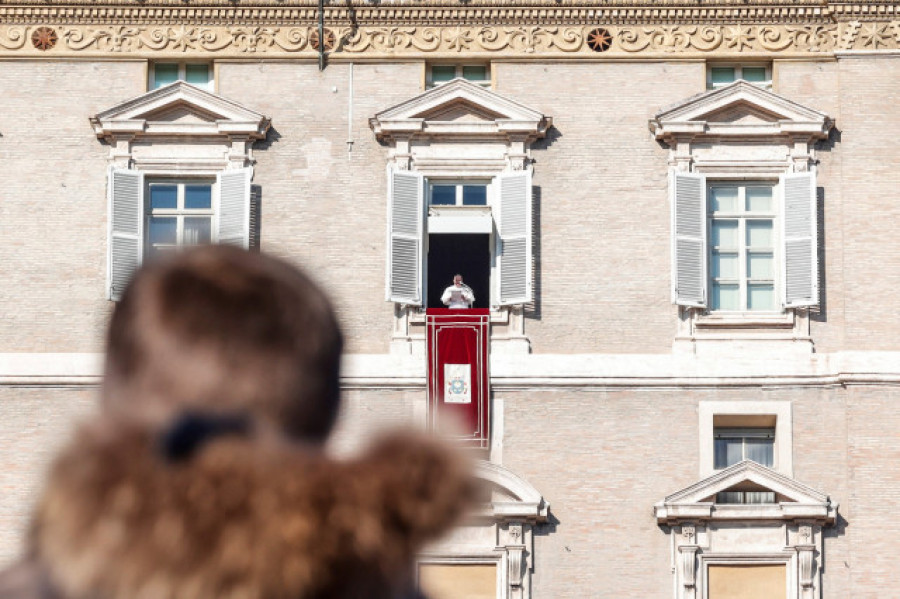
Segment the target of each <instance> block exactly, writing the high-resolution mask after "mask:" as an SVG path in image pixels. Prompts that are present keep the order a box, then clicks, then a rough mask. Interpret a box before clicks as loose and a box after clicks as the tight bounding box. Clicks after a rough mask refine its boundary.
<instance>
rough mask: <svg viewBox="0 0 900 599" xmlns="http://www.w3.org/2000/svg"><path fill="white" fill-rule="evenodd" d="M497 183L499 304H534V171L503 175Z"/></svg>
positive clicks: (496, 180) (497, 179) (498, 178)
mask: <svg viewBox="0 0 900 599" xmlns="http://www.w3.org/2000/svg"><path fill="white" fill-rule="evenodd" d="M494 181H495V184H496V185H497V186H498V187H499V193H498V194H497V195H498V198H499V202H498V203H497V205H496V206H495V208H497V209H498V212H499V214H498V215H497V229H498V231H499V233H500V260H499V261H498V262H499V265H500V266H499V268H500V286H499V299H500V301H499V304H500V305H501V306H508V305H513V304H525V303H528V302H530V301H531V172H530V171H528V170H524V171H517V172H512V173H504V174H502V175H500V176H498V177H497V178H496V179H495V180H494Z"/></svg>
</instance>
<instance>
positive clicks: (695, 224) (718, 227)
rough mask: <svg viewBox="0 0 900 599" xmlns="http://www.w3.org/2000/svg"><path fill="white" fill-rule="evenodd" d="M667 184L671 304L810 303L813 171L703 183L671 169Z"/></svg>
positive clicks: (776, 307) (759, 308)
mask: <svg viewBox="0 0 900 599" xmlns="http://www.w3.org/2000/svg"><path fill="white" fill-rule="evenodd" d="M672 189H673V193H674V196H675V197H674V199H673V204H672V205H673V211H674V214H673V219H674V223H673V227H674V233H675V234H674V236H673V246H674V247H673V248H672V254H673V256H674V261H673V264H672V271H673V272H672V280H673V296H674V302H675V303H676V304H679V305H683V306H691V307H696V308H704V309H706V310H708V311H710V312H723V313H728V312H731V313H736V314H740V313H759V312H766V311H768V312H775V311H778V312H782V311H783V310H784V309H785V308H795V307H802V306H812V305H815V304H816V303H818V279H817V268H818V267H817V256H816V192H815V189H816V187H815V174H814V172H805V173H790V174H785V175H782V176H781V178H780V181H779V183H778V184H777V185H775V184H772V183H745V182H740V181H737V182H714V183H710V184H709V186H708V187H707V179H706V177H705V176H704V175H702V174H698V173H680V172H675V173H673V181H672ZM707 199H708V201H707Z"/></svg>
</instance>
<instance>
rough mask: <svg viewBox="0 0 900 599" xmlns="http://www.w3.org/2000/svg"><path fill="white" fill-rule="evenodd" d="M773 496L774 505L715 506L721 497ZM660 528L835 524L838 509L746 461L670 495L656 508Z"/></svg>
mask: <svg viewBox="0 0 900 599" xmlns="http://www.w3.org/2000/svg"><path fill="white" fill-rule="evenodd" d="M734 491H750V492H760V491H762V492H772V493H773V494H774V497H775V501H774V502H772V503H754V504H742V505H735V504H728V503H724V504H722V503H716V501H715V498H716V496H717V495H718V494H719V493H724V492H734ZM655 512H656V518H657V521H658V522H659V523H660V524H669V525H673V524H678V523H680V522H685V521H695V522H696V521H708V520H804V521H815V522H819V523H821V524H833V523H834V520H835V516H836V512H837V505H836V504H833V503H832V502H831V499H830V498H829V497H828V496H827V495H825V494H824V493H820V492H818V491H816V490H814V489H812V488H810V487H808V486H806V485H804V484H802V483H799V482H797V481H795V480H794V479H792V478H789V477H787V476H784V475H783V474H779V473H778V472H775V471H774V470H772V469H771V468H766V467H765V466H761V465H760V464H757V463H756V462H751V461H743V462H740V463H738V464H735V465H734V466H731V467H729V468H726V469H724V470H722V471H720V472H717V473H716V474H714V475H713V476H710V477H709V478H706V479H703V480H701V481H699V482H697V483H695V484H693V485H691V486H690V487H687V488H686V489H682V490H681V491H678V492H677V493H674V494H672V495H669V496H668V497H666V498H665V499H664V500H662V501H661V502H659V503H657V504H656V506H655Z"/></svg>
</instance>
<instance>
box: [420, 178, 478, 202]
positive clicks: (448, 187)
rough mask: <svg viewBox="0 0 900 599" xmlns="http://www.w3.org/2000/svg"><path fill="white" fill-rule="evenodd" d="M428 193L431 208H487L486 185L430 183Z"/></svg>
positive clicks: (474, 183) (476, 183)
mask: <svg viewBox="0 0 900 599" xmlns="http://www.w3.org/2000/svg"><path fill="white" fill-rule="evenodd" d="M429 191H430V193H429V196H428V203H429V204H430V205H431V206H487V192H488V184H487V183H478V182H474V181H473V182H462V183H452V182H443V181H441V182H431V183H430V184H429Z"/></svg>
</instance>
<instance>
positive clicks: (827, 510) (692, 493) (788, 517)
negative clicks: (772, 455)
mask: <svg viewBox="0 0 900 599" xmlns="http://www.w3.org/2000/svg"><path fill="white" fill-rule="evenodd" d="M748 483H749V484H751V485H754V488H757V489H759V488H762V489H766V490H769V491H773V492H774V493H775V494H776V497H777V502H776V503H768V504H766V503H760V504H719V503H715V501H714V499H715V497H716V494H717V493H719V492H720V491H726V490H729V489H733V488H734V487H735V486H737V485H746V484H748ZM837 509H838V505H837V504H836V503H834V502H833V501H832V500H831V498H830V497H829V496H828V495H826V494H824V493H821V492H819V491H817V490H815V489H812V488H811V487H808V486H806V485H804V484H802V483H799V482H797V481H795V480H794V479H792V478H790V477H788V476H784V475H782V474H779V473H777V472H775V471H774V470H772V469H770V468H766V467H765V466H761V465H760V464H757V463H755V462H751V461H743V462H740V463H738V464H735V465H733V466H730V467H729V468H726V469H724V470H721V471H718V472H717V473H715V474H713V475H712V476H710V477H708V478H705V479H703V480H701V481H699V482H697V483H695V484H693V485H691V486H689V487H687V488H685V489H682V490H681V491H678V492H677V493H674V494H672V495H669V496H668V497H666V498H665V499H663V500H662V501H660V502H658V503H657V504H656V505H654V506H653V510H654V514H655V516H656V520H657V524H658V525H659V526H660V527H667V528H668V529H670V531H671V538H672V543H671V556H670V561H671V564H672V574H673V576H674V578H675V588H674V594H673V596H674V597H675V599H696V598H698V597H706V593H707V590H708V576H707V573H708V568H709V566H711V565H752V564H758V565H783V566H784V569H785V576H786V580H785V583H786V587H787V591H788V592H787V597H789V598H790V599H812V598H813V597H817V596H819V594H818V593H819V592H820V591H821V572H822V569H823V567H824V564H823V559H824V554H823V548H824V547H823V544H824V535H823V529H824V528H826V527H829V526H833V525H834V524H835V522H836V520H837Z"/></svg>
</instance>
